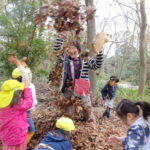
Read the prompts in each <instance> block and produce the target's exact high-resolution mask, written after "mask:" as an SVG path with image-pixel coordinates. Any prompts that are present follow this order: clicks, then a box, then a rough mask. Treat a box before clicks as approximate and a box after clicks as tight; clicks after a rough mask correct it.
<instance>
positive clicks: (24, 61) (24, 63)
mask: <svg viewBox="0 0 150 150" xmlns="http://www.w3.org/2000/svg"><path fill="white" fill-rule="evenodd" d="M26 61H27V57H23V58H22V59H21V65H22V66H23V67H25V68H26V67H28V65H27V64H26Z"/></svg>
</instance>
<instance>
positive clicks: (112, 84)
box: [109, 80, 117, 86]
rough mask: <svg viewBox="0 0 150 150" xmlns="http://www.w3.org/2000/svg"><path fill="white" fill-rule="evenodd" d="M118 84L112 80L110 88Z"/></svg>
mask: <svg viewBox="0 0 150 150" xmlns="http://www.w3.org/2000/svg"><path fill="white" fill-rule="evenodd" d="M116 84H117V83H116V81H113V80H110V81H109V85H110V86H115V85H116Z"/></svg>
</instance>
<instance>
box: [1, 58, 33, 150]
mask: <svg viewBox="0 0 150 150" xmlns="http://www.w3.org/2000/svg"><path fill="white" fill-rule="evenodd" d="M9 61H10V62H12V63H13V64H15V65H17V66H18V67H19V68H21V67H22V66H21V63H20V61H19V60H17V59H16V58H15V57H10V58H9ZM21 72H22V73H23V74H24V75H23V76H24V83H20V82H18V81H16V80H12V79H11V80H7V81H5V82H4V83H3V85H2V90H1V91H0V139H1V140H2V143H3V149H2V150H26V148H27V145H26V138H27V129H28V123H27V119H26V111H27V110H28V109H29V108H31V107H32V101H33V100H32V93H31V90H30V88H29V80H28V78H27V75H26V74H25V73H24V72H23V70H21Z"/></svg>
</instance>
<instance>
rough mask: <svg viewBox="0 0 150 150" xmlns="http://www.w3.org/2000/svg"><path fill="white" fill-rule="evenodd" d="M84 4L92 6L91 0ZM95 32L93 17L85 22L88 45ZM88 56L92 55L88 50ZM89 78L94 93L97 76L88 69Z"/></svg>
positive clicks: (86, 0)
mask: <svg viewBox="0 0 150 150" xmlns="http://www.w3.org/2000/svg"><path fill="white" fill-rule="evenodd" d="M85 3H86V6H90V7H94V2H93V0H85ZM95 33H96V29H95V17H94V18H93V19H92V20H89V21H88V22H87V43H88V47H90V46H91V43H92V41H93V38H94V35H95ZM90 56H94V54H93V53H92V52H90ZM89 78H90V84H91V91H92V93H93V94H95V93H96V88H97V76H96V72H95V71H89Z"/></svg>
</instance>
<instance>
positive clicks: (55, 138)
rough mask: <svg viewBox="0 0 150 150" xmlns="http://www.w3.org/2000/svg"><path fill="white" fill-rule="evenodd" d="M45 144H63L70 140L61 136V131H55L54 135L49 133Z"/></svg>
mask: <svg viewBox="0 0 150 150" xmlns="http://www.w3.org/2000/svg"><path fill="white" fill-rule="evenodd" d="M44 141H45V142H63V141H68V139H67V138H66V137H65V136H63V135H62V134H61V132H59V131H54V132H53V133H50V132H49V133H47V135H46V136H45V138H44Z"/></svg>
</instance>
